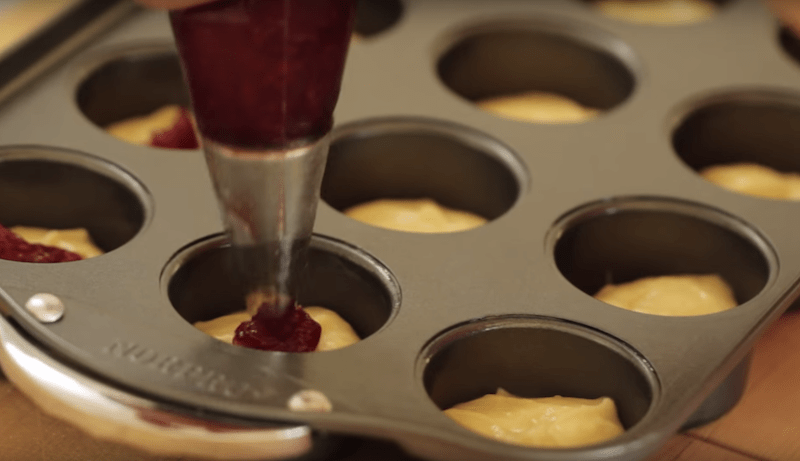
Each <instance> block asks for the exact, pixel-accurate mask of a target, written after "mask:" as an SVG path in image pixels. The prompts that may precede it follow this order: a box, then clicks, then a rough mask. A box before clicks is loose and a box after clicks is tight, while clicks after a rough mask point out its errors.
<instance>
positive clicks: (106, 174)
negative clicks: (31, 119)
mask: <svg viewBox="0 0 800 461" xmlns="http://www.w3.org/2000/svg"><path fill="white" fill-rule="evenodd" d="M0 194H2V196H3V200H2V202H1V203H0V224H2V225H3V226H5V227H13V226H26V227H37V228H45V229H74V228H84V229H86V230H87V231H88V233H89V236H90V237H91V240H92V241H93V242H94V243H95V244H96V245H97V246H98V247H99V248H100V249H101V250H103V251H104V252H108V251H112V250H114V249H116V248H118V247H120V246H122V245H123V244H125V243H126V242H128V241H129V240H131V239H132V238H133V237H134V236H135V235H136V234H137V233H138V232H139V231H140V230H141V228H142V227H143V225H144V222H145V220H146V219H147V216H148V215H149V214H150V211H149V210H150V209H151V205H150V196H149V194H148V193H147V192H146V190H145V188H144V186H143V185H142V184H141V183H139V181H137V180H136V179H135V178H134V177H133V176H132V175H130V174H129V173H128V172H126V171H124V170H122V169H121V168H119V167H118V166H116V165H114V164H112V163H110V162H108V161H106V160H102V159H100V158H97V157H94V156H90V155H87V154H82V153H78V152H73V151H68V150H64V149H56V148H45V147H31V146H19V147H4V148H2V149H0Z"/></svg>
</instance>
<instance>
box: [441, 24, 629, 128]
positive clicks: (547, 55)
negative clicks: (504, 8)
mask: <svg viewBox="0 0 800 461" xmlns="http://www.w3.org/2000/svg"><path fill="white" fill-rule="evenodd" d="M456 37H458V38H457V39H454V40H453V43H452V45H450V46H449V47H447V49H446V51H445V52H444V53H443V54H442V56H441V57H440V58H439V61H438V65H437V69H438V73H439V77H440V78H441V80H442V82H444V84H445V85H447V87H449V88H450V89H451V90H452V91H454V92H455V93H456V94H458V95H459V96H461V97H463V98H465V99H467V100H468V101H471V102H474V103H476V104H478V105H479V107H482V108H484V110H488V111H490V112H491V113H494V114H496V115H498V116H500V117H504V118H509V119H512V120H518V121H527V122H538V123H574V122H582V121H586V120H589V119H591V118H593V117H595V116H597V115H598V114H599V113H600V112H603V111H608V110H611V109H612V108H614V107H616V106H618V105H619V104H621V103H622V102H623V101H625V100H626V99H627V98H628V97H629V96H630V95H631V93H632V92H633V89H634V87H635V84H636V79H635V77H634V72H633V70H632V69H633V68H635V63H636V60H635V58H634V54H633V51H632V50H631V49H630V48H629V47H628V46H627V45H626V44H625V43H624V42H622V41H621V40H619V39H617V38H615V37H613V36H611V35H610V34H608V33H606V32H604V31H602V30H598V29H596V28H594V27H591V26H587V25H584V24H576V23H574V22H572V21H568V20H563V19H553V20H544V19H537V20H530V21H513V22H511V21H507V22H497V23H489V24H483V25H479V26H475V27H472V28H470V29H467V30H466V31H463V32H461V33H459V34H456Z"/></svg>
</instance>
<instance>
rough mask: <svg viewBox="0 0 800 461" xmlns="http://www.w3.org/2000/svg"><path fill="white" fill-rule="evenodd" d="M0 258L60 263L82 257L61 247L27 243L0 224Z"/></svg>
mask: <svg viewBox="0 0 800 461" xmlns="http://www.w3.org/2000/svg"><path fill="white" fill-rule="evenodd" d="M0 259H7V260H9V261H18V262H23V263H61V262H67V261H77V260H79V259H83V258H82V257H81V256H80V255H79V254H76V253H73V252H71V251H67V250H62V249H61V248H56V247H51V246H48V245H40V244H38V243H28V242H26V241H25V240H24V239H23V238H22V237H20V236H18V235H17V234H15V233H13V232H11V231H10V230H8V229H6V228H5V227H3V226H2V225H0Z"/></svg>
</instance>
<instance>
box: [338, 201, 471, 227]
mask: <svg viewBox="0 0 800 461" xmlns="http://www.w3.org/2000/svg"><path fill="white" fill-rule="evenodd" d="M344 213H345V214H346V215H347V216H349V217H351V218H353V219H355V220H358V221H361V222H363V223H367V224H371V225H373V226H376V227H383V228H385V229H393V230H398V231H403V232H418V233H427V234H431V233H445V232H459V231H464V230H468V229H473V228H475V227H478V226H481V225H483V224H485V223H486V218H483V217H481V216H478V215H476V214H473V213H469V212H466V211H460V210H454V209H452V208H447V207H444V206H442V205H439V204H438V203H436V202H435V201H433V200H431V199H415V200H395V199H381V200H374V201H371V202H367V203H362V204H360V205H356V206H354V207H351V208H348V209H346V210H345V211H344Z"/></svg>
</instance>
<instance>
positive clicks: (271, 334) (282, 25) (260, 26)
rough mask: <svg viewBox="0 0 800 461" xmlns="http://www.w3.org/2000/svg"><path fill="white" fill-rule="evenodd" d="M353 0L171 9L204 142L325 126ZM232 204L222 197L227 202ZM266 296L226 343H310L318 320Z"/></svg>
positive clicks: (248, 141) (243, 140)
mask: <svg viewBox="0 0 800 461" xmlns="http://www.w3.org/2000/svg"><path fill="white" fill-rule="evenodd" d="M355 7H356V0H218V1H214V2H210V3H207V4H203V5H200V6H196V7H193V8H189V9H185V10H177V11H173V12H172V13H171V14H170V18H171V21H172V29H173V32H174V34H175V39H176V43H177V46H178V51H179V53H180V56H181V62H182V65H183V69H184V74H185V76H186V80H187V83H188V86H189V92H190V94H191V96H192V103H193V107H194V115H195V119H196V123H197V127H198V130H199V131H200V135H201V137H202V138H203V139H204V142H206V141H208V142H207V143H206V147H208V146H209V145H210V144H219V145H222V146H227V147H230V148H232V149H237V148H238V149H245V150H248V151H267V150H270V149H274V150H289V149H292V148H293V147H296V146H304V145H308V144H309V143H311V142H313V141H316V140H318V139H319V138H322V137H323V136H324V135H325V134H326V133H328V132H329V131H330V129H331V127H332V125H333V110H334V108H335V106H336V101H337V99H338V97H339V89H340V86H341V80H342V73H343V70H344V63H345V58H346V55H347V48H348V46H349V43H350V34H351V31H352V26H353V22H354V19H355ZM232 206H233V205H231V204H229V203H226V204H225V207H227V209H226V211H229V210H230V207H232ZM276 219H277V217H276ZM234 243H235V242H234ZM292 295H293V294H292ZM272 304H273V303H262V304H260V307H259V308H258V311H257V313H256V314H255V315H254V316H253V318H252V320H250V321H248V322H244V323H242V324H241V325H240V326H239V328H238V329H237V330H236V335H235V338H234V344H239V345H242V346H246V347H254V348H258V349H266V350H279V351H286V352H306V351H312V350H315V349H316V346H317V343H318V342H319V335H320V326H319V324H317V323H316V322H314V320H312V319H311V318H310V317H308V315H307V314H305V312H304V311H302V310H301V309H300V308H299V307H297V306H296V305H294V303H292V305H291V306H288V307H284V306H280V307H278V306H277V305H272Z"/></svg>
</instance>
